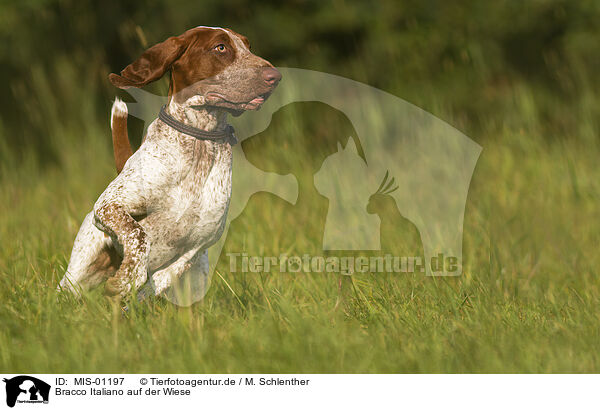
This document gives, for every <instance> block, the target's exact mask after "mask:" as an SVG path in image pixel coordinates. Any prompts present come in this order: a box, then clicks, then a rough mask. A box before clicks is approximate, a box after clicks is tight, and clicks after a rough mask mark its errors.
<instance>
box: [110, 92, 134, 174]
mask: <svg viewBox="0 0 600 410" xmlns="http://www.w3.org/2000/svg"><path fill="white" fill-rule="evenodd" d="M110 128H111V129H112V140H113V152H114V154H115V166H116V167H117V173H120V172H121V170H122V169H123V167H124V166H125V163H126V162H127V160H128V159H129V157H130V156H132V155H133V151H132V150H131V144H130V143H129V136H128V135H127V104H125V103H124V102H123V101H122V100H121V99H120V98H118V97H117V98H115V102H114V103H113V106H112V110H111V113H110Z"/></svg>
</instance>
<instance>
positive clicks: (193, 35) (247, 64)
mask: <svg viewBox="0 0 600 410" xmlns="http://www.w3.org/2000/svg"><path fill="white" fill-rule="evenodd" d="M167 71H171V85H170V89H169V98H173V99H174V100H175V102H176V103H178V104H184V105H188V106H213V107H221V108H224V109H227V110H229V111H231V112H232V113H234V114H240V113H241V112H243V111H244V110H256V109H258V108H259V107H260V106H261V105H262V104H263V103H264V102H265V100H266V99H267V98H268V97H269V95H270V94H271V93H272V92H273V90H274V89H275V87H276V86H277V84H278V83H279V80H281V74H280V73H279V71H277V70H276V69H275V68H273V66H272V65H271V63H269V62H268V61H266V60H264V59H262V58H260V57H258V56H256V55H254V54H252V52H251V51H250V43H249V42H248V39H247V38H246V37H244V36H242V35H241V34H238V33H236V32H234V31H232V30H229V29H223V28H213V27H203V26H200V27H196V28H193V29H191V30H188V31H186V32H185V33H183V34H182V35H180V36H177V37H170V38H168V39H167V40H165V41H163V42H162V43H159V44H156V45H155V46H152V47H150V48H149V49H148V50H146V51H145V52H144V53H143V54H142V55H141V56H140V57H139V58H138V59H137V60H135V61H134V62H133V63H131V64H129V65H128V66H127V67H125V69H124V70H123V71H121V73H120V75H117V74H110V76H109V79H110V81H111V83H112V84H113V85H115V86H117V87H119V88H129V87H143V86H145V85H146V84H149V83H151V82H153V81H156V80H158V79H160V78H161V77H162V76H163V75H164V74H165V73H166V72H167Z"/></svg>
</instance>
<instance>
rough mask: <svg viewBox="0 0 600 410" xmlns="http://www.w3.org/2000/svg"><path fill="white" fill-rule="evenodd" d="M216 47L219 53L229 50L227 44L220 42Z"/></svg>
mask: <svg viewBox="0 0 600 410" xmlns="http://www.w3.org/2000/svg"><path fill="white" fill-rule="evenodd" d="M214 49H215V50H217V51H218V52H219V53H224V52H225V51H227V47H225V44H219V45H218V46H216V47H215V48H214Z"/></svg>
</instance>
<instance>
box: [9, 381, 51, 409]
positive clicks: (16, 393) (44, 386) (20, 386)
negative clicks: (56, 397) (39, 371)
mask: <svg viewBox="0 0 600 410" xmlns="http://www.w3.org/2000/svg"><path fill="white" fill-rule="evenodd" d="M3 380H4V383H6V386H5V387H6V405H7V406H8V407H14V406H15V404H16V403H48V396H49V395H50V385H49V384H48V383H46V382H45V381H43V380H40V379H38V378H36V377H31V376H16V377H13V378H12V379H3Z"/></svg>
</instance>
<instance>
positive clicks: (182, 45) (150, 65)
mask: <svg viewBox="0 0 600 410" xmlns="http://www.w3.org/2000/svg"><path fill="white" fill-rule="evenodd" d="M187 45H188V41H187V39H184V36H179V37H169V38H168V39H166V40H165V41H163V42H162V43H158V44H156V45H154V46H152V47H150V48H149V49H148V50H146V51H144V53H143V54H142V55H141V56H140V57H139V58H138V59H137V60H135V61H134V62H133V63H131V64H129V65H128V66H127V67H125V69H123V71H121V75H117V74H110V75H109V76H108V79H109V80H110V82H111V83H112V84H113V85H114V86H116V87H119V88H129V87H143V86H145V85H146V84H149V83H151V82H153V81H156V80H158V79H159V78H161V77H162V76H163V75H164V74H165V72H167V71H168V70H169V69H170V68H171V65H172V64H173V63H174V62H175V61H176V60H177V59H178V58H179V57H181V55H182V54H183V52H184V51H185V49H186V47H187Z"/></svg>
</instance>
